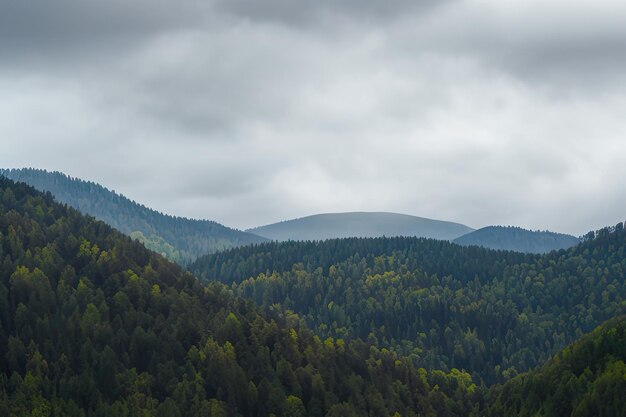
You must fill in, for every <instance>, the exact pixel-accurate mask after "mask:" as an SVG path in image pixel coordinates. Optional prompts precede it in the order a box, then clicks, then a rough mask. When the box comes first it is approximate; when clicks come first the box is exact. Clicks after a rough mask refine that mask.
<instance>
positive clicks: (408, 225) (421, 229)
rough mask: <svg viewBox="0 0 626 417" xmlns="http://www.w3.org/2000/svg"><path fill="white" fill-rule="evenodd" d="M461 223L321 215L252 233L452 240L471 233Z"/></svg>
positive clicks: (366, 214) (381, 214)
mask: <svg viewBox="0 0 626 417" xmlns="http://www.w3.org/2000/svg"><path fill="white" fill-rule="evenodd" d="M472 230H474V229H472V228H470V227H468V226H465V225H463V224H460V223H454V222H448V221H442V220H433V219H428V218H425V217H418V216H412V215H409V214H399V213H391V212H367V211H353V212H343V213H320V214H314V215H311V216H306V217H300V218H296V219H291V220H284V221H281V222H278V223H273V224H269V225H265V226H260V227H255V228H252V229H248V230H247V232H250V233H254V234H256V235H259V236H263V237H266V238H268V239H271V240H278V241H285V240H326V239H334V238H345V237H382V236H387V237H392V236H416V237H428V238H434V239H443V240H451V239H454V238H456V237H459V236H461V235H463V234H466V233H468V232H471V231H472Z"/></svg>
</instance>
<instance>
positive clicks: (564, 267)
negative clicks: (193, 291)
mask: <svg viewBox="0 0 626 417" xmlns="http://www.w3.org/2000/svg"><path fill="white" fill-rule="evenodd" d="M625 248H626V232H625V231H624V229H623V225H622V224H621V223H620V224H619V225H618V226H616V227H615V228H611V229H604V230H602V231H600V232H599V233H598V234H597V236H596V235H593V236H591V235H590V236H587V241H586V242H585V243H582V244H580V245H578V246H575V247H573V248H571V249H569V250H567V251H564V250H563V251H559V252H552V253H550V254H547V255H543V256H540V255H531V254H522V253H517V252H507V251H493V250H488V249H484V248H480V247H474V246H471V247H462V246H459V245H455V244H452V243H449V242H445V241H437V240H428V239H416V238H393V239H382V238H381V239H343V240H330V241H325V242H287V243H267V244H262V245H258V246H255V247H246V248H239V249H233V250H230V251H226V252H223V253H219V254H215V255H211V256H207V257H203V258H200V259H198V260H197V261H196V262H195V263H194V264H192V265H191V267H190V268H191V270H192V271H193V272H195V273H196V274H197V275H198V276H202V277H204V278H206V279H208V280H221V281H222V282H224V283H226V284H229V285H231V288H232V289H233V291H234V292H235V294H238V295H241V296H244V297H247V298H250V299H252V300H254V301H256V302H257V303H259V304H261V305H263V306H265V307H267V308H273V309H276V310H280V311H292V312H294V313H296V314H297V315H298V316H299V317H301V318H302V319H303V320H304V321H305V322H306V323H307V324H308V325H309V326H310V327H311V328H313V329H315V330H316V332H317V333H318V334H320V335H322V336H332V337H342V338H346V339H351V338H362V339H366V340H371V341H373V342H374V343H379V344H381V345H382V346H385V347H388V348H390V349H392V350H394V351H397V352H401V353H402V354H403V355H405V356H407V357H409V358H411V359H412V360H413V361H414V363H415V364H416V365H418V366H425V367H429V368H436V369H449V368H451V367H457V368H460V369H466V370H468V371H470V372H471V373H472V375H473V376H474V377H475V379H477V380H480V379H482V380H483V381H485V382H486V383H492V382H497V381H502V380H504V379H507V378H510V377H512V376H515V375H516V374H517V373H518V372H522V371H525V370H528V369H530V368H532V367H534V366H537V365H539V364H541V363H543V362H544V361H545V360H547V359H548V358H549V357H550V356H551V355H553V354H554V353H556V352H557V351H558V350H559V349H561V348H562V347H564V346H565V345H566V344H568V343H571V342H572V341H574V340H575V339H576V338H578V337H580V336H581V335H582V334H584V333H585V332H588V331H591V330H592V329H593V328H595V327H596V326H597V325H598V324H600V323H602V322H603V321H604V320H607V319H608V318H611V317H613V316H615V315H617V314H621V313H624V312H626V283H625V279H624V274H625V272H626V253H625Z"/></svg>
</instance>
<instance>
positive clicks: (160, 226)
mask: <svg viewBox="0 0 626 417" xmlns="http://www.w3.org/2000/svg"><path fill="white" fill-rule="evenodd" d="M0 175H3V176H5V177H7V178H9V179H12V180H14V181H21V182H25V183H26V184H29V185H32V186H33V187H35V188H36V189H38V190H40V191H44V192H45V191H49V192H51V193H52V194H53V195H54V197H55V198H56V199H57V201H59V202H61V203H65V204H68V205H69V206H71V207H74V208H75V209H77V210H78V211H80V212H81V213H84V214H88V215H90V216H94V217H95V218H97V219H98V220H102V221H104V222H105V223H107V224H109V225H111V226H113V227H114V228H116V229H117V230H119V231H121V232H122V233H125V234H127V235H130V236H131V237H132V238H133V239H136V240H139V241H140V242H142V243H143V244H144V245H145V246H146V247H147V248H149V249H151V250H153V251H155V252H157V253H160V254H162V255H163V256H165V257H167V258H168V259H171V260H173V261H174V262H177V263H179V264H186V263H188V262H190V261H192V260H194V259H196V258H197V257H199V256H201V255H205V254H207V253H210V252H215V251H218V250H222V249H227V248H231V247H235V246H240V245H247V244H251V243H259V242H263V241H266V240H267V239H265V238H262V237H260V236H256V235H253V234H251V233H246V232H242V231H239V230H235V229H230V228H228V227H225V226H222V225H221V224H219V223H216V222H213V221H209V220H193V219H187V218H184V217H176V216H169V215H166V214H163V213H159V212H158V211H155V210H152V209H150V208H148V207H146V206H143V205H141V204H138V203H136V202H134V201H132V200H129V199H128V198H126V197H124V196H123V195H121V194H118V193H116V192H115V191H111V190H109V189H107V188H105V187H103V186H101V185H99V184H96V183H94V182H90V181H83V180H80V179H78V178H71V177H69V176H67V175H65V174H62V173H60V172H48V171H46V170H43V169H32V168H23V169H0Z"/></svg>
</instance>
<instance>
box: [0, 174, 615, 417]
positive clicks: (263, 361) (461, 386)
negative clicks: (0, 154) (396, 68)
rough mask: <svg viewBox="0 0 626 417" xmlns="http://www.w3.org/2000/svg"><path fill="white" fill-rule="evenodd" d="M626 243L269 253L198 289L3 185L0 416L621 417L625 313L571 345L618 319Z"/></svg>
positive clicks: (256, 250) (245, 253)
mask: <svg viewBox="0 0 626 417" xmlns="http://www.w3.org/2000/svg"><path fill="white" fill-rule="evenodd" d="M625 234H626V232H625V231H624V226H623V225H622V224H619V225H617V226H615V227H612V228H606V229H602V230H600V231H598V232H597V233H590V234H589V235H587V236H586V241H585V242H584V243H583V244H581V245H578V246H576V247H574V248H572V249H570V250H567V251H560V252H553V253H551V254H549V255H545V256H537V255H527V254H521V253H516V252H503V251H491V250H487V249H483V248H478V247H468V248H465V247H460V246H458V245H454V244H451V243H449V242H443V241H434V240H427V239H411V238H398V239H347V240H335V241H328V242H321V243H320V242H313V243H312V242H301V243H294V242H290V243H284V244H277V243H268V244H263V245H258V246H255V247H247V248H242V249H240V250H231V251H228V252H225V253H221V254H219V255H214V256H211V257H206V258H203V259H201V260H199V261H198V262H197V263H196V264H195V265H194V267H196V268H198V271H199V272H202V273H203V274H204V275H206V276H212V275H213V274H215V277H221V279H222V281H224V282H225V283H226V284H224V283H221V282H217V281H211V282H204V283H203V282H202V281H200V280H198V279H197V278H196V277H194V276H193V275H192V274H191V273H189V272H186V271H184V270H182V269H181V268H180V267H179V266H177V265H175V264H173V263H171V262H170V261H168V260H166V259H165V258H163V257H162V256H160V255H158V254H156V253H154V252H151V251H149V250H148V249H146V248H145V247H144V246H143V245H141V244H140V243H139V242H136V241H134V240H132V239H131V238H129V237H127V236H124V235H122V234H121V233H119V232H118V231H116V230H114V229H112V228H111V227H110V226H108V225H106V224H104V223H103V222H100V221H97V220H95V219H93V218H91V217H87V216H84V215H82V214H80V213H79V212H77V211H76V210H74V209H72V208H69V207H67V206H65V205H60V204H58V203H56V202H55V201H54V199H53V197H52V195H51V194H49V193H48V194H42V193H40V192H38V191H36V190H34V189H33V188H31V187H29V186H27V185H25V184H20V183H14V182H12V181H10V180H7V179H4V178H0V415H3V416H5V415H6V416H16V417H27V416H45V417H53V416H54V417H57V416H59V417H60V416H63V417H65V416H67V417H74V416H76V417H87V416H97V417H100V416H102V417H105V416H112V415H114V416H129V417H131V416H132V417H134V416H155V417H172V416H173V417H176V416H180V417H183V416H254V417H266V416H267V417H270V416H276V417H280V416H285V417H288V416H289V417H292V416H328V417H333V416H335V417H339V416H384V417H387V416H389V417H399V416H405V417H406V416H433V417H434V416H488V417H495V416H502V415H506V416H570V415H572V416H587V415H598V416H616V415H621V414H623V411H624V407H623V404H622V402H621V393H623V392H624V389H625V387H624V381H626V378H625V377H626V368H625V367H624V360H625V356H626V352H625V351H624V346H626V343H625V342H626V340H625V339H624V337H625V335H626V326H625V324H624V323H626V319H624V318H623V317H621V318H615V319H612V320H609V321H608V322H607V323H605V324H604V325H602V326H601V327H600V328H599V329H597V330H596V331H594V332H593V333H591V334H589V335H586V336H584V335H583V333H584V332H587V331H589V330H591V329H593V327H595V326H596V325H597V324H598V323H600V322H601V321H603V320H605V318H610V317H614V316H619V314H620V313H621V312H623V311H624V308H625V307H626V303H625V302H624V299H625V298H624V288H623V282H624V275H623V274H624V268H626V265H625V260H624V259H625V257H624V243H625V241H626V237H625ZM200 265H204V270H200V269H199V268H200ZM216 271H217V272H216ZM246 276H250V277H251V278H238V277H246ZM310 297H313V299H312V300H310ZM253 300H254V301H256V302H258V303H259V304H260V306H257V305H256V304H255V303H254V302H253ZM315 314H319V318H318V317H317V316H315ZM324 322H326V323H328V324H329V325H327V326H326V327H324V325H323V324H324ZM414 334H417V337H412V335H414ZM581 337H582V338H581ZM574 339H580V340H579V341H577V342H575V343H574V344H573V345H571V346H569V347H566V348H565V349H563V350H562V351H560V352H558V349H560V348H562V347H564V346H565V345H566V344H568V343H570V341H572V340H574ZM555 353H556V356H554V357H552V358H551V355H553V354H555ZM545 361H547V363H545V365H541V364H542V363H544V362H545ZM536 365H541V366H539V367H538V368H536V369H534V370H531V371H529V372H528V373H521V374H519V375H518V372H520V371H523V370H525V369H528V368H531V367H534V366H536ZM495 381H499V383H498V384H495V385H492V382H495Z"/></svg>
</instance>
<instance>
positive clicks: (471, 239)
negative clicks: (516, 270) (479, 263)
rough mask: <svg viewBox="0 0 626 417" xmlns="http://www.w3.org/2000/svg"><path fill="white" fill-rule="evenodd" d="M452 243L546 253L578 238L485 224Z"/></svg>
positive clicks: (542, 231) (578, 241)
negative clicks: (485, 225)
mask: <svg viewBox="0 0 626 417" xmlns="http://www.w3.org/2000/svg"><path fill="white" fill-rule="evenodd" d="M454 243H457V244H459V245H464V246H469V245H474V246H483V247H485V248H489V249H501V250H513V251H517V252H527V253H546V252H550V251H553V250H559V249H567V248H570V247H572V246H574V245H576V244H578V243H580V239H579V238H577V237H574V236H571V235H567V234H563V233H555V232H550V231H547V230H536V231H532V230H527V229H523V228H521V227H517V226H487V227H483V228H481V229H478V230H475V231H473V232H470V233H468V234H466V235H463V236H460V237H458V238H456V239H454Z"/></svg>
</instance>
